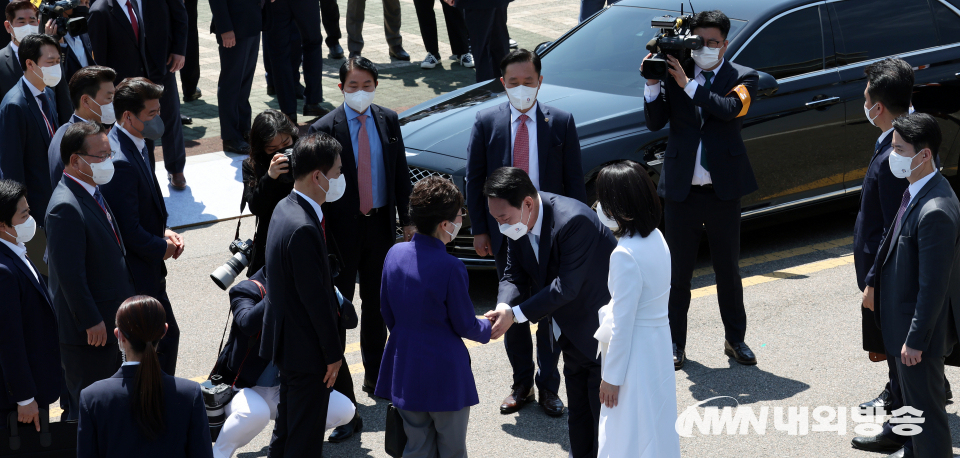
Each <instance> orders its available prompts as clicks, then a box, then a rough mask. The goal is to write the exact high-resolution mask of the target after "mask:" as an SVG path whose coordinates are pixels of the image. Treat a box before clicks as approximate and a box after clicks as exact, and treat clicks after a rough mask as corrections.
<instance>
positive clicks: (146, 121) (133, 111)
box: [103, 78, 184, 375]
mask: <svg viewBox="0 0 960 458" xmlns="http://www.w3.org/2000/svg"><path fill="white" fill-rule="evenodd" d="M164 90H165V89H164V88H163V87H161V86H158V85H156V84H153V83H151V82H150V81H149V80H147V79H146V78H131V79H128V80H124V81H123V82H122V83H120V85H119V86H117V92H116V94H115V95H114V98H113V106H114V107H115V110H116V111H117V113H119V116H118V117H117V123H116V125H114V127H113V129H111V130H110V134H109V135H108V138H109V139H110V146H111V148H112V150H113V151H114V154H115V155H116V156H115V157H114V161H113V164H114V167H115V168H116V173H114V176H113V179H111V180H110V183H107V184H106V185H104V186H103V195H104V196H105V197H106V199H107V202H109V203H110V206H111V207H113V210H114V212H115V214H116V216H117V226H118V227H119V228H120V235H121V236H122V238H123V243H124V248H125V249H126V251H127V265H128V266H129V267H130V273H132V274H133V282H134V285H135V286H136V292H137V294H144V295H147V296H150V297H153V298H155V299H157V300H159V301H160V303H161V304H163V308H164V311H165V312H166V315H167V324H168V325H169V326H170V328H169V329H168V330H167V333H166V335H164V336H163V339H162V340H161V341H160V346H159V347H158V348H157V352H158V353H159V355H160V367H161V368H162V369H163V371H164V372H165V373H167V374H169V375H176V368H177V349H178V347H179V342H180V327H179V326H177V319H176V317H174V315H173V307H172V306H171V305H170V299H169V298H167V281H166V276H167V266H166V264H165V263H164V261H165V260H167V259H170V258H173V259H177V258H179V257H180V255H181V254H182V253H183V249H184V244H183V237H181V236H180V234H177V233H176V232H173V231H172V230H170V229H169V228H167V207H166V205H165V204H164V202H163V196H162V195H161V193H160V183H158V182H157V178H156V175H155V174H154V171H153V163H154V161H153V154H151V153H150V152H149V151H148V150H147V146H146V142H145V140H144V133H145V132H147V131H149V130H150V129H152V128H154V127H155V126H156V125H158V124H160V122H161V121H160V119H159V115H158V112H159V111H160V99H161V97H162V96H163V92H164Z"/></svg>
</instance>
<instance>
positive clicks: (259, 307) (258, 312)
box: [216, 269, 270, 388]
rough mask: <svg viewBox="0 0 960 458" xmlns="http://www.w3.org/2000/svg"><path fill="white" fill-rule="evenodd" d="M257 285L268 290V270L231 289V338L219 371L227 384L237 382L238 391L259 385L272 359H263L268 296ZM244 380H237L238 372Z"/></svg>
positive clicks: (221, 354)
mask: <svg viewBox="0 0 960 458" xmlns="http://www.w3.org/2000/svg"><path fill="white" fill-rule="evenodd" d="M254 281H257V282H260V284H261V285H263V286H264V289H266V286H267V279H266V275H265V274H264V270H263V269H260V270H258V271H257V272H256V273H255V274H253V276H251V277H250V278H249V279H247V280H243V281H241V282H239V283H237V284H236V285H234V286H233V288H230V310H232V311H233V324H232V325H231V326H230V337H229V338H227V343H226V345H224V346H223V351H221V352H220V356H219V357H218V358H217V370H216V373H219V374H220V375H221V376H223V378H224V381H225V382H226V383H233V380H234V379H236V380H237V385H236V386H237V388H248V387H251V386H254V385H256V384H257V379H258V378H260V374H262V373H263V370H264V369H266V368H267V365H268V364H270V360H269V359H264V358H261V357H260V354H259V349H260V333H261V332H262V331H263V309H264V308H265V307H266V301H265V300H264V298H265V296H264V295H263V293H262V292H261V291H260V287H259V286H257V284H256V283H254ZM238 370H239V371H240V376H239V377H237V371H238Z"/></svg>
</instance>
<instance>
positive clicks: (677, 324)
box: [663, 186, 747, 349]
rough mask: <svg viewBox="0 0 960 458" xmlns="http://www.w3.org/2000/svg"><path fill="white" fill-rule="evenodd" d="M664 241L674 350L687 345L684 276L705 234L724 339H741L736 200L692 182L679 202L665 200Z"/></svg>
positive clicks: (743, 312)
mask: <svg viewBox="0 0 960 458" xmlns="http://www.w3.org/2000/svg"><path fill="white" fill-rule="evenodd" d="M663 214H664V222H665V224H666V234H665V238H666V239H667V245H668V246H669V247H670V256H671V258H672V262H671V273H670V275H671V277H670V303H669V316H670V333H671V334H672V335H673V343H675V344H677V347H679V348H681V349H682V348H686V345H687V311H688V310H689V309H690V280H691V279H692V277H693V267H694V265H695V263H696V261H697V251H699V249H700V238H701V236H702V235H703V232H704V231H706V232H707V241H708V242H709V243H710V257H711V259H712V260H713V270H714V272H716V277H717V300H718V301H719V302H720V319H721V320H722V321H723V329H724V337H725V338H726V339H727V341H728V342H730V343H731V344H735V343H740V342H743V339H744V335H745V334H746V332H747V312H746V310H745V309H744V307H743V284H742V283H741V281H740V265H739V262H740V199H735V200H726V201H724V200H720V199H719V198H717V195H716V194H715V193H714V192H713V188H712V187H708V188H706V189H704V187H701V186H692V187H691V189H690V194H689V195H688V196H687V199H686V200H684V201H683V202H676V201H672V200H667V201H666V202H665V206H664V211H663Z"/></svg>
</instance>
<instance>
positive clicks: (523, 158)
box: [513, 114, 530, 174]
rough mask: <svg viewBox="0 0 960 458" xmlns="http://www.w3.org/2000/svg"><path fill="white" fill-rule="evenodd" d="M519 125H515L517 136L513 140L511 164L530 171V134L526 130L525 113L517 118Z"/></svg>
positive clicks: (526, 118)
mask: <svg viewBox="0 0 960 458" xmlns="http://www.w3.org/2000/svg"><path fill="white" fill-rule="evenodd" d="M517 119H519V120H520V126H519V127H517V137H516V138H515V139H514V141H513V166H514V167H517V168H521V169H523V171H524V172H527V173H528V174H529V173H530V134H529V133H528V132H527V120H528V119H530V118H528V117H527V115H525V114H522V115H520V117H519V118H517Z"/></svg>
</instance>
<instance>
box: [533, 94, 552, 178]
mask: <svg viewBox="0 0 960 458" xmlns="http://www.w3.org/2000/svg"><path fill="white" fill-rule="evenodd" d="M541 107H543V108H544V110H542V111H541V110H540V108H541ZM535 114H536V116H537V119H535V121H536V122H537V156H538V157H537V167H538V168H539V169H540V186H541V187H543V181H544V179H545V178H546V177H547V163H548V162H549V161H548V159H549V157H550V147H551V146H552V144H551V142H550V121H548V119H549V115H550V109H549V108H547V107H545V106H543V105H540V104H539V103H538V104H537V112H536V113H535Z"/></svg>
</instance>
